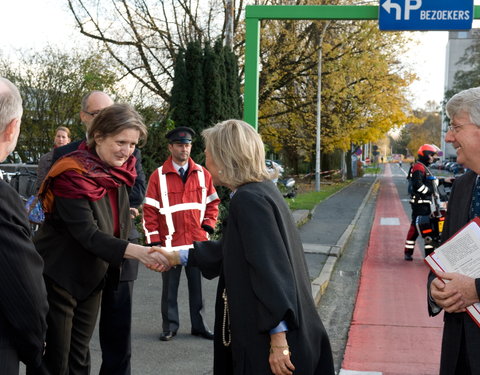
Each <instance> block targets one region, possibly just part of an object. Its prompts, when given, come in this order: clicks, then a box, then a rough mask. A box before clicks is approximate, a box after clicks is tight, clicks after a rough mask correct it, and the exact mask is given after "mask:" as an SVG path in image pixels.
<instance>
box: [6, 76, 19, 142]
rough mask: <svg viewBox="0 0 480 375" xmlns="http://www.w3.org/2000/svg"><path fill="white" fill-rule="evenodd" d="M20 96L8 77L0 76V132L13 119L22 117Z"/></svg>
mask: <svg viewBox="0 0 480 375" xmlns="http://www.w3.org/2000/svg"><path fill="white" fill-rule="evenodd" d="M22 113H23V109H22V97H21V96H20V91H18V88H17V86H15V85H14V84H13V83H12V82H10V81H9V80H8V79H6V78H3V77H0V133H3V132H4V131H5V129H6V127H7V125H8V124H9V123H10V122H11V121H12V120H14V119H20V118H21V117H22Z"/></svg>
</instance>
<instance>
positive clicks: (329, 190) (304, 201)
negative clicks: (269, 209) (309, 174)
mask: <svg viewBox="0 0 480 375" xmlns="http://www.w3.org/2000/svg"><path fill="white" fill-rule="evenodd" d="M351 182H352V180H347V181H344V182H336V183H333V184H328V185H327V184H323V185H322V184H320V191H308V192H305V193H298V194H297V196H296V197H295V198H286V201H287V204H288V206H289V207H290V209H291V210H312V209H313V207H315V206H316V205H317V204H318V203H320V202H321V201H323V200H324V199H326V198H328V197H329V196H330V195H332V194H334V193H336V192H337V191H339V190H340V189H342V188H343V187H345V186H347V185H349V184H350V183H351Z"/></svg>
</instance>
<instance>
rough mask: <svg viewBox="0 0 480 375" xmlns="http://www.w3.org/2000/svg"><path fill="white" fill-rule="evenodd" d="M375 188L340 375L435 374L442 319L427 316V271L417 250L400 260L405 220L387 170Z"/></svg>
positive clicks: (404, 234)
mask: <svg viewBox="0 0 480 375" xmlns="http://www.w3.org/2000/svg"><path fill="white" fill-rule="evenodd" d="M379 183H380V187H379V193H378V198H377V202H376V208H375V217H374V222H373V225H372V230H371V233H370V241H369V244H368V248H367V251H366V253H365V258H364V260H363V264H362V269H361V276H360V284H359V291H358V295H357V300H356V303H355V310H354V313H353V319H352V323H351V326H350V331H349V336H348V341H347V346H346V350H345V355H344V360H343V363H342V370H341V372H340V374H341V375H347V374H357V373H358V374H360V373H363V372H366V373H368V372H371V373H372V374H385V375H400V374H402V375H406V374H412V375H434V374H438V371H439V363H440V347H441V338H442V327H443V314H440V315H439V316H437V317H435V318H431V317H429V316H428V312H427V301H426V280H427V274H428V268H427V266H426V265H425V264H424V263H423V260H422V259H421V258H420V257H419V251H418V249H417V250H416V251H415V255H414V261H413V262H406V261H405V260H404V259H403V246H404V241H405V237H406V234H407V231H408V227H409V224H410V220H409V218H408V217H407V215H406V213H405V210H404V209H403V206H402V204H401V202H400V199H399V196H398V192H397V189H396V187H395V184H394V183H393V179H392V173H391V170H390V165H388V164H387V165H386V166H385V171H384V174H383V175H382V176H381V177H380V178H379Z"/></svg>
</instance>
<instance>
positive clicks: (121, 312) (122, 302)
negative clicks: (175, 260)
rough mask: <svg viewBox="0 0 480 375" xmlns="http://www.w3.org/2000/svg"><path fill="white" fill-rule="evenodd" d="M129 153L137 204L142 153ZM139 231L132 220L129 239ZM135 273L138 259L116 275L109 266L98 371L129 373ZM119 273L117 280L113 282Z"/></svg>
mask: <svg viewBox="0 0 480 375" xmlns="http://www.w3.org/2000/svg"><path fill="white" fill-rule="evenodd" d="M81 142H83V140H82V141H75V142H71V143H69V144H67V145H65V146H62V147H58V148H56V149H55V150H54V152H53V158H52V161H53V163H55V161H57V160H58V158H60V157H61V156H63V155H66V154H69V153H70V152H73V151H75V150H77V149H78V147H79V145H80V143H81ZM133 155H134V156H135V157H136V159H137V162H136V164H135V169H136V171H137V178H136V180H135V184H134V185H133V187H132V189H131V191H130V193H129V196H128V197H129V200H130V207H135V208H137V207H139V206H140V205H141V204H142V203H143V199H144V197H145V190H146V183H145V173H144V172H143V168H142V154H141V152H140V150H139V149H135V151H134V152H133ZM139 238H140V234H139V233H138V231H137V230H136V228H135V225H134V223H132V230H131V232H130V235H129V241H130V242H134V243H137V242H138V239H139ZM137 274H138V260H136V259H124V261H123V263H122V268H121V272H120V275H118V274H116V271H114V270H113V269H109V271H108V273H107V282H106V284H105V288H104V289H103V294H102V303H101V312H100V323H99V333H100V346H101V348H102V366H101V368H100V375H112V374H115V375H117V374H118V375H120V374H122V375H129V374H130V373H131V368H130V357H131V322H132V293H133V282H134V280H136V278H137ZM119 276H120V282H119V283H117V280H118V277H119Z"/></svg>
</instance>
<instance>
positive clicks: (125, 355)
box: [99, 280, 133, 375]
mask: <svg viewBox="0 0 480 375" xmlns="http://www.w3.org/2000/svg"><path fill="white" fill-rule="evenodd" d="M132 295H133V280H131V281H120V282H119V283H118V285H116V286H111V285H110V284H109V283H108V281H107V285H106V286H105V288H104V290H103V296H102V310H101V311H102V312H101V314H100V322H99V335H100V347H101V348H102V366H101V368H100V375H112V374H125V375H130V374H131V366H130V358H131V356H132V346H131V326H132V324H131V323H132Z"/></svg>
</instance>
